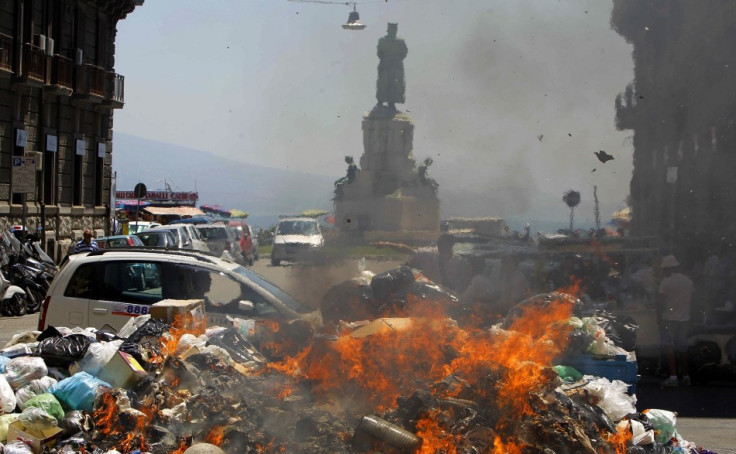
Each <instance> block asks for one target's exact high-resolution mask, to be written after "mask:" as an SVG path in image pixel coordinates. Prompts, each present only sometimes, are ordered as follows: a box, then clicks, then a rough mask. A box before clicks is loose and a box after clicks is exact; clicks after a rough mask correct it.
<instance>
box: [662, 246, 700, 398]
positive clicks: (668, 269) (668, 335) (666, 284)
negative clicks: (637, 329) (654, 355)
mask: <svg viewBox="0 0 736 454" xmlns="http://www.w3.org/2000/svg"><path fill="white" fill-rule="evenodd" d="M660 268H661V269H662V272H663V273H664V278H663V279H662V281H661V282H660V284H659V295H658V298H657V306H658V309H659V320H660V334H661V338H662V345H663V346H664V348H665V355H666V358H667V370H668V372H669V374H670V375H669V377H668V378H667V379H666V380H665V381H663V382H662V386H677V385H678V384H681V385H683V386H690V371H689V369H688V364H687V330H688V328H689V325H690V305H691V301H692V293H693V281H692V280H690V278H688V277H687V276H685V275H684V274H682V273H681V272H680V262H678V261H677V258H675V256H674V255H668V256H665V257H664V258H662V262H661V265H660ZM678 359H679V366H680V370H679V372H680V374H681V375H682V381H680V382H678V378H677V377H678V370H677V366H678Z"/></svg>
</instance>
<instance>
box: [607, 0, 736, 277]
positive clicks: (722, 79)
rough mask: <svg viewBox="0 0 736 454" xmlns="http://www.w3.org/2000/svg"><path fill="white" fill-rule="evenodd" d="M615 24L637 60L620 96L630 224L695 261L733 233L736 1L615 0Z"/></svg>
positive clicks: (635, 230)
mask: <svg viewBox="0 0 736 454" xmlns="http://www.w3.org/2000/svg"><path fill="white" fill-rule="evenodd" d="M611 24H612V25H613V27H614V28H615V30H616V31H617V32H618V33H619V34H620V35H621V36H623V37H624V38H625V39H626V40H627V41H628V42H630V43H631V44H632V45H633V58H634V65H635V66H634V80H633V81H632V82H631V84H630V85H629V86H628V87H626V89H625V90H624V92H623V93H622V94H620V95H619V96H618V98H617V99H616V110H617V127H618V128H619V129H621V130H624V129H630V130H632V131H633V132H634V135H633V145H634V171H633V176H632V179H631V192H630V194H631V197H630V198H631V200H630V203H631V208H632V224H631V232H632V234H634V235H656V236H658V237H660V238H661V239H663V242H664V243H666V244H667V245H669V246H671V247H672V248H673V250H674V252H675V253H676V254H678V257H681V260H682V259H684V260H685V261H686V262H689V263H692V262H693V261H695V260H699V259H702V257H703V256H704V255H706V254H707V253H708V251H709V250H713V248H718V246H719V245H727V244H729V243H730V244H733V243H734V242H735V241H736V210H734V209H733V207H734V206H736V178H735V176H736V134H735V133H736V129H735V128H734V121H735V120H736V46H735V45H734V43H736V3H734V2H723V1H719V0H699V1H692V0H667V1H641V0H613V12H612V16H611Z"/></svg>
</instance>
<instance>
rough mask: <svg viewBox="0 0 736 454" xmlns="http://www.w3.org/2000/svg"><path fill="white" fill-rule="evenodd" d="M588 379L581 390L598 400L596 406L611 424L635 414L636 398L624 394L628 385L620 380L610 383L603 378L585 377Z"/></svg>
mask: <svg viewBox="0 0 736 454" xmlns="http://www.w3.org/2000/svg"><path fill="white" fill-rule="evenodd" d="M583 378H584V379H590V381H589V382H588V384H587V385H585V386H584V387H583V388H584V389H585V390H586V391H588V392H589V393H590V394H592V395H594V396H595V397H597V399H598V403H597V404H596V405H598V406H599V407H600V408H601V409H602V410H603V411H604V412H605V413H606V416H608V418H609V419H610V420H611V421H613V422H618V421H620V420H621V419H622V418H623V417H624V416H626V415H628V414H630V413H636V396H630V395H628V394H626V391H627V390H628V388H629V385H627V384H626V383H624V382H622V381H621V380H614V381H610V380H608V379H607V378H603V377H593V376H590V375H586V376H584V377H583Z"/></svg>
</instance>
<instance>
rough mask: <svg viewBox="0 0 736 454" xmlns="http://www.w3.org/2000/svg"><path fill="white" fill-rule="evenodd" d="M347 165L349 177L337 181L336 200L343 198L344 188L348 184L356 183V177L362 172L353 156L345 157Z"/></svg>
mask: <svg viewBox="0 0 736 454" xmlns="http://www.w3.org/2000/svg"><path fill="white" fill-rule="evenodd" d="M345 164H347V165H348V170H347V175H345V176H344V177H342V178H340V179H339V180H337V181H335V198H338V199H339V198H342V194H343V191H342V188H343V186H344V185H346V184H350V183H352V182H353V181H355V176H356V175H357V174H358V172H360V169H358V166H357V165H356V164H355V161H354V160H353V157H352V156H345Z"/></svg>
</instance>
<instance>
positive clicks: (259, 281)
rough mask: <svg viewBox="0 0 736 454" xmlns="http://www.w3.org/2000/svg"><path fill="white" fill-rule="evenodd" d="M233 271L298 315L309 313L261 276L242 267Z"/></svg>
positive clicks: (295, 300) (237, 267)
mask: <svg viewBox="0 0 736 454" xmlns="http://www.w3.org/2000/svg"><path fill="white" fill-rule="evenodd" d="M233 271H234V272H236V273H238V274H240V275H241V276H243V277H245V278H247V279H248V280H250V281H252V282H253V283H255V284H256V285H258V286H260V287H263V288H264V289H265V290H266V291H267V292H269V293H270V294H272V295H274V296H276V297H277V298H278V299H279V300H281V301H282V302H283V303H284V304H285V305H286V306H288V307H289V308H291V309H293V310H295V311H296V312H299V313H302V314H304V313H308V312H311V310H309V309H308V308H306V307H305V306H304V304H302V303H300V302H299V301H298V300H297V299H296V298H294V297H293V296H291V295H290V294H288V293H286V292H285V291H284V290H282V289H281V288H279V287H277V286H276V285H274V284H273V283H271V282H269V281H268V280H266V279H265V278H263V276H261V275H259V274H257V273H255V272H254V271H251V270H249V269H247V268H244V267H242V266H236V267H234V268H233Z"/></svg>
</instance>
